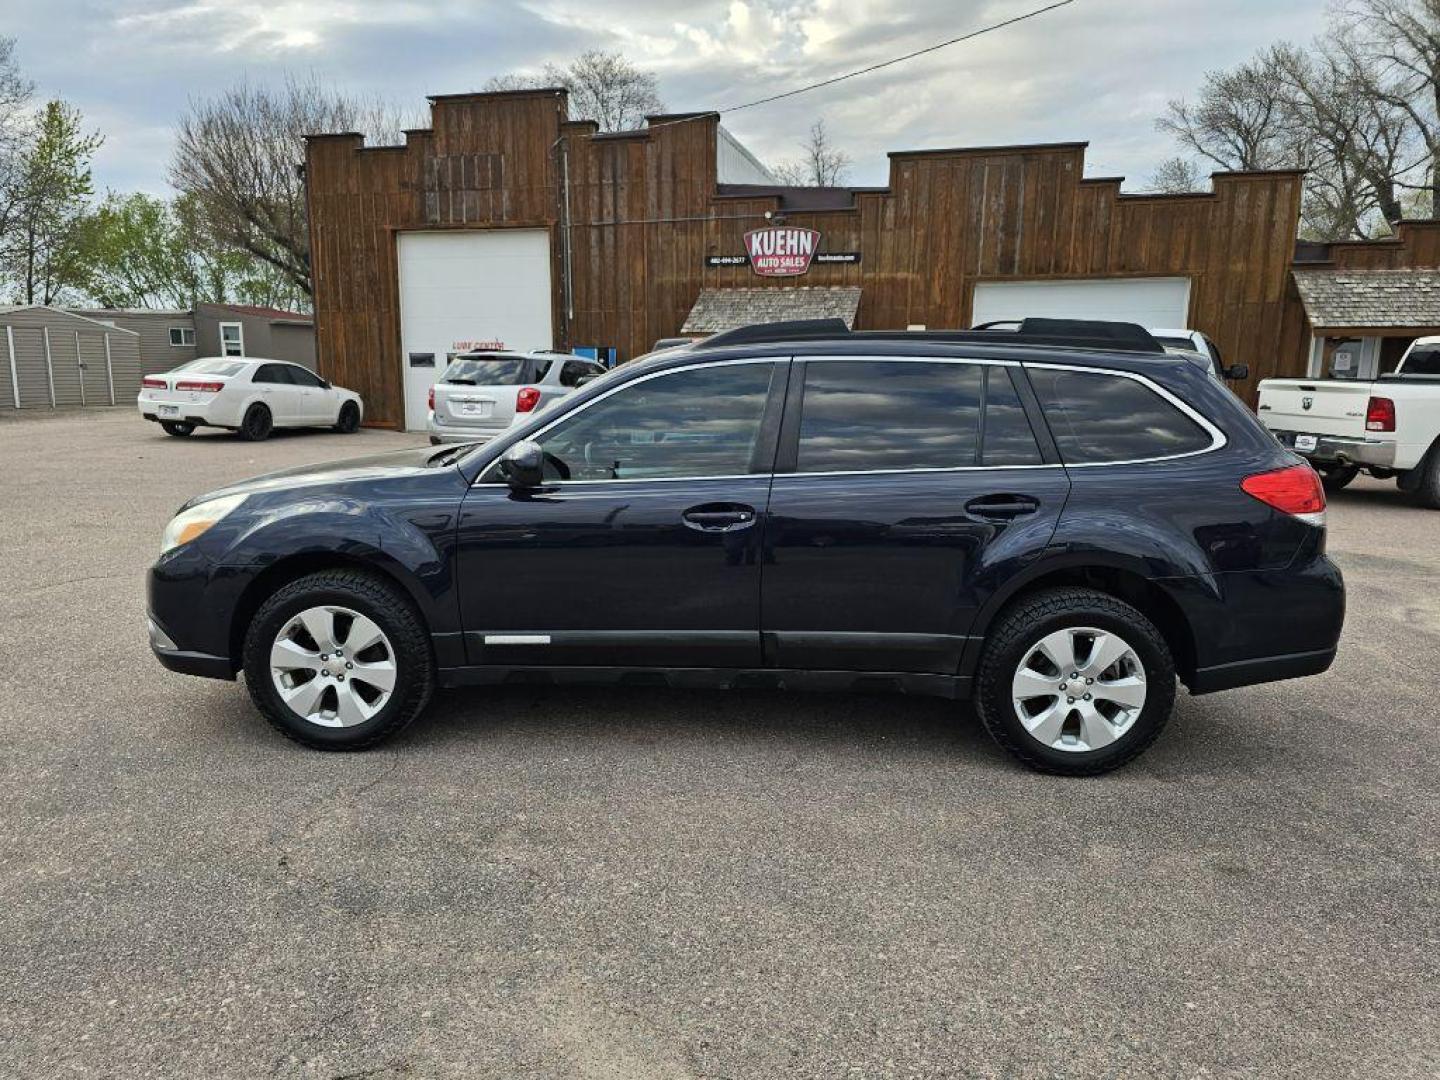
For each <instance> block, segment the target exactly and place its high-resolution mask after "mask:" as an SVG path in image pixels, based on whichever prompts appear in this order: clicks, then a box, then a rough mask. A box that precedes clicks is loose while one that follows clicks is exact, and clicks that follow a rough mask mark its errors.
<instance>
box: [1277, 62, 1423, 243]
mask: <svg viewBox="0 0 1440 1080" xmlns="http://www.w3.org/2000/svg"><path fill="white" fill-rule="evenodd" d="M1271 56H1272V58H1273V63H1274V66H1275V69H1276V70H1277V71H1278V72H1279V73H1280V78H1281V85H1282V97H1283V101H1284V108H1285V114H1286V116H1287V117H1288V118H1289V123H1290V125H1291V128H1292V131H1293V138H1294V140H1295V145H1296V147H1297V158H1298V160H1299V162H1300V163H1301V164H1303V165H1304V166H1306V167H1307V168H1308V170H1309V173H1308V176H1307V184H1306V193H1305V201H1304V204H1303V206H1302V214H1303V216H1304V219H1305V222H1306V224H1307V226H1309V227H1310V228H1311V229H1312V231H1314V232H1316V233H1317V234H1321V235H1325V236H1327V237H1331V238H1342V237H1343V238H1356V239H1364V238H1367V237H1370V236H1374V235H1376V234H1377V233H1380V232H1383V231H1385V229H1386V227H1387V223H1389V224H1393V223H1394V222H1396V221H1399V220H1400V219H1401V217H1403V216H1404V215H1403V212H1402V207H1401V198H1400V190H1399V187H1398V183H1399V178H1400V174H1401V173H1402V172H1403V171H1404V170H1405V169H1406V165H1405V159H1407V158H1408V157H1410V156H1411V155H1412V154H1413V152H1414V144H1413V141H1412V136H1413V132H1414V129H1413V126H1412V124H1411V123H1410V120H1409V117H1408V115H1407V113H1406V111H1405V110H1404V109H1403V108H1401V107H1400V106H1398V105H1396V104H1394V103H1392V102H1390V101H1389V100H1387V99H1386V98H1385V97H1384V96H1383V95H1377V94H1376V93H1374V86H1375V84H1376V81H1377V80H1378V79H1379V78H1380V77H1381V76H1380V74H1379V72H1378V70H1377V65H1376V61H1375V60H1374V58H1373V57H1370V56H1367V55H1365V54H1364V53H1362V52H1360V51H1358V50H1355V49H1354V48H1353V47H1352V46H1351V44H1350V43H1348V42H1345V41H1342V40H1339V39H1337V38H1335V37H1333V36H1332V37H1330V38H1328V39H1326V40H1325V41H1323V42H1322V43H1321V44H1320V45H1319V46H1318V47H1317V48H1316V49H1315V50H1313V51H1312V52H1310V53H1304V52H1301V51H1300V50H1298V49H1294V48H1289V47H1284V46H1277V47H1275V48H1273V49H1272V50H1271Z"/></svg>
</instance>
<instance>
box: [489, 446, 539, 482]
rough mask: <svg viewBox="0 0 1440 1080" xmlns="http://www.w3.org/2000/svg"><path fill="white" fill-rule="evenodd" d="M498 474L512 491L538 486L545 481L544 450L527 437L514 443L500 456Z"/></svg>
mask: <svg viewBox="0 0 1440 1080" xmlns="http://www.w3.org/2000/svg"><path fill="white" fill-rule="evenodd" d="M500 475H501V476H502V477H504V479H505V482H506V483H507V484H509V485H510V490H512V491H527V490H529V489H531V488H538V487H539V486H540V485H541V484H543V483H544V482H545V451H543V450H541V449H540V444H539V443H537V442H531V441H530V440H529V439H524V440H522V441H520V442H518V443H516V444H515V445H514V446H512V447H510V449H509V450H506V451H505V453H504V455H503V456H502V457H501V458H500Z"/></svg>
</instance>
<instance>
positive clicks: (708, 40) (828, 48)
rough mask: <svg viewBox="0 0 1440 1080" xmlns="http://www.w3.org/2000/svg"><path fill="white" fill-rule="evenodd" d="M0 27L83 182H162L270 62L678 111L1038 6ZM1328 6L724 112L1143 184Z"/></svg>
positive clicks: (785, 148) (765, 1) (770, 153)
mask: <svg viewBox="0 0 1440 1080" xmlns="http://www.w3.org/2000/svg"><path fill="white" fill-rule="evenodd" d="M8 2H9V4H10V5H15V4H16V3H17V2H18V3H20V4H21V7H20V10H19V11H15V12H10V11H7V14H6V18H5V26H4V31H3V32H4V33H6V34H13V35H15V36H16V37H17V39H18V41H19V48H20V55H21V59H22V62H23V63H24V64H25V66H26V68H27V70H28V72H29V74H30V75H31V76H32V77H34V78H35V79H37V81H39V82H40V84H41V90H42V92H43V93H45V94H48V95H51V96H60V97H65V98H67V99H68V100H71V101H72V102H74V103H75V104H77V105H79V106H80V107H81V108H82V109H83V110H84V111H85V112H86V113H87V115H89V116H90V117H92V118H93V120H94V121H95V122H97V123H99V125H100V126H101V127H102V129H103V130H104V132H105V134H106V136H107V143H106V147H105V149H104V151H103V152H102V155H101V157H100V158H99V159H98V160H97V170H96V171H97V179H98V180H99V181H100V182H101V183H102V184H108V185H111V186H116V187H139V188H143V189H146V190H159V189H163V186H164V171H165V164H166V160H167V158H168V132H169V130H170V129H171V127H172V125H173V124H174V122H175V120H176V118H177V115H178V113H179V112H180V111H181V110H182V109H183V108H184V105H185V101H186V100H187V99H189V98H191V97H196V96H204V95H205V94H207V93H209V92H211V91H213V90H214V89H215V88H217V87H221V86H226V85H229V84H230V83H232V82H235V81H238V80H240V79H242V78H243V79H248V80H250V81H252V82H262V83H263V82H268V81H276V82H278V81H279V80H280V79H282V78H283V77H284V76H285V74H286V73H288V72H294V73H297V74H302V75H307V74H310V73H312V72H313V73H314V74H316V75H318V76H319V77H320V78H322V79H325V80H329V81H333V82H334V83H336V84H337V85H338V86H340V87H341V88H343V89H345V90H346V91H348V92H352V93H364V94H370V95H379V96H382V97H385V98H387V99H390V100H392V101H394V102H396V103H397V104H399V105H402V106H406V107H408V106H412V105H413V106H414V107H416V108H417V109H419V108H422V107H423V102H424V97H425V95H426V94H432V93H450V92H456V91H464V90H472V89H476V88H478V87H479V86H481V85H483V84H484V82H485V80H486V79H487V78H489V77H490V76H491V75H494V74H499V73H502V72H506V71H513V70H530V71H534V70H538V69H539V68H541V67H542V66H543V65H544V64H545V63H546V62H547V61H549V62H564V61H565V60H566V59H567V58H569V57H572V56H574V55H575V54H576V53H578V52H580V51H582V50H584V49H586V48H602V49H613V50H618V51H620V52H622V53H624V54H625V55H626V56H628V57H629V58H630V59H631V60H633V61H634V62H635V63H637V64H639V65H641V66H642V67H646V68H649V69H651V70H653V71H655V72H656V74H657V75H658V77H659V80H660V88H661V92H662V95H663V96H664V98H665V100H666V103H667V105H668V106H669V107H670V108H671V109H672V110H676V111H682V110H692V109H708V108H719V107H726V106H734V105H740V104H744V103H745V102H748V101H752V100H755V99H757V98H762V97H766V96H769V95H771V94H776V93H780V92H783V91H785V90H789V89H792V88H794V87H796V86H800V85H803V84H806V83H810V82H815V81H818V80H821V79H826V78H831V77H833V76H836V75H839V74H842V73H844V72H846V71H850V70H853V69H855V68H859V67H864V66H866V65H869V64H874V63H877V62H879V61H881V60H885V59H888V58H890V57H893V56H896V55H898V54H901V53H905V52H909V51H912V50H915V49H920V48H924V47H926V46H928V45H932V44H934V43H936V42H938V41H942V40H945V39H947V38H952V37H955V36H957V35H959V34H962V33H966V32H968V31H970V30H974V29H976V28H979V27H981V26H984V25H987V24H989V23H993V22H997V21H999V20H1001V19H1005V18H1009V17H1011V16H1014V15H1016V14H1018V13H1020V12H1023V11H1026V10H1029V9H1031V8H1033V7H1036V6H1038V5H1039V4H1040V3H1041V2H1042V0H969V2H963V3H957V2H956V0H907V2H906V3H905V4H904V5H897V4H896V3H894V0H699V2H694V3H686V4H677V3H675V2H674V0H522V2H520V3H514V2H502V0H398V2H392V0H129V2H126V0H50V2H46V3H41V2H39V0H8ZM1323 17H1324V2H1323V0H1266V2H1265V3H1263V4H1259V3H1255V2H1254V0H1209V2H1207V3H1204V4H1200V3H1195V2H1193V0H1155V2H1152V3H1148V4H1134V3H1133V2H1130V0H1077V2H1076V3H1074V4H1072V5H1070V6H1068V7H1066V8H1062V9H1060V10H1057V11H1054V12H1051V13H1050V14H1047V15H1044V16H1041V17H1039V18H1036V19H1034V20H1031V21H1028V22H1025V23H1022V24H1019V25H1017V26H1012V27H1009V28H1006V29H1004V30H1000V31H997V32H995V33H993V34H989V35H986V36H984V37H981V38H978V39H976V40H974V41H971V42H966V43H964V44H960V45H956V46H953V47H950V48H947V49H943V50H940V51H938V52H935V53H931V54H928V55H925V56H922V57H918V58H916V59H914V60H911V61H908V62H906V63H904V64H900V65H897V66H895V67H891V68H887V69H885V70H882V71H878V72H875V73H873V74H870V75H865V76H863V77H860V78H855V79H850V80H847V81H845V82H841V83H838V84H835V85H833V86H828V87H825V88H824V89H821V90H817V91H814V92H812V93H807V94H802V95H800V96H798V97H794V98H788V99H786V100H783V101H779V102H775V103H772V104H768V105H764V106H761V107H757V108H754V109H745V110H741V111H737V112H734V113H731V114H729V115H727V116H726V118H725V123H726V126H727V127H728V128H730V129H731V130H732V131H734V132H735V133H736V135H737V136H738V137H739V138H740V139H741V140H742V141H744V142H745V143H746V144H747V145H749V146H750V148H751V149H752V150H754V151H755V152H756V153H757V154H758V155H759V156H760V157H761V158H762V159H764V160H768V161H778V160H781V159H784V158H787V157H792V156H794V155H795V153H796V152H797V149H798V146H797V143H798V141H799V140H800V139H801V138H803V136H804V133H805V132H806V131H807V130H808V128H809V126H810V124H811V122H812V121H813V120H814V119H815V117H817V116H822V115H823V116H824V117H825V119H826V123H827V127H828V128H829V130H830V132H831V134H832V136H833V138H834V139H835V141H836V142H837V144H838V145H839V146H840V147H842V148H843V149H844V150H846V151H847V152H848V153H849V154H850V156H851V158H852V159H854V161H855V167H854V170H853V172H852V176H851V180H852V182H856V183H884V182H885V180H886V177H887V169H888V164H887V160H886V156H885V155H886V152H887V151H888V150H897V149H914V148H923V147H937V146H965V145H989V144H995V143H1026V142H1043V141H1069V140H1083V139H1088V140H1089V141H1090V143H1091V149H1090V155H1089V161H1090V169H1089V171H1090V173H1091V174H1092V175H1099V174H1105V175H1114V174H1126V175H1129V176H1130V177H1131V178H1132V180H1134V181H1140V180H1143V178H1144V177H1145V176H1146V175H1148V173H1149V171H1150V169H1152V168H1153V167H1154V165H1155V163H1156V162H1158V161H1159V160H1160V159H1161V158H1163V157H1166V156H1168V155H1169V154H1172V153H1173V152H1174V148H1173V146H1172V145H1171V144H1170V143H1169V141H1168V140H1167V139H1166V138H1165V137H1164V136H1162V135H1160V134H1159V133H1157V132H1156V131H1155V130H1154V117H1155V116H1156V115H1157V113H1158V112H1159V111H1160V110H1161V109H1162V108H1163V107H1164V103H1165V101H1166V100H1167V99H1169V98H1171V97H1175V96H1180V95H1183V94H1187V93H1191V92H1193V90H1194V89H1195V87H1196V86H1197V85H1198V84H1199V82H1200V79H1201V77H1202V75H1203V73H1204V72H1205V71H1207V70H1210V69H1214V68H1218V67H1224V66H1228V65H1231V64H1234V63H1236V62H1238V61H1239V60H1241V59H1243V58H1245V57H1246V56H1248V55H1249V54H1251V53H1252V52H1254V51H1255V50H1256V49H1258V48H1260V47H1262V46H1263V45H1266V44H1268V43H1269V42H1271V41H1273V40H1276V39H1279V38H1287V39H1290V40H1297V41H1304V40H1306V39H1308V38H1309V37H1311V36H1312V35H1314V34H1315V33H1317V32H1318V31H1319V30H1320V29H1321V25H1322V22H1323Z"/></svg>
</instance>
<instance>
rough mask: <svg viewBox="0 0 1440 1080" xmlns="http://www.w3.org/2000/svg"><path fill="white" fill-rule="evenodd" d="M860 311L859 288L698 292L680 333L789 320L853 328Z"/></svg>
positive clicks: (712, 332) (823, 287)
mask: <svg viewBox="0 0 1440 1080" xmlns="http://www.w3.org/2000/svg"><path fill="white" fill-rule="evenodd" d="M859 308H860V287H859V286H858V285H835V286H809V285H801V286H798V287H797V286H781V287H775V288H743V289H701V290H700V297H699V299H697V300H696V301H695V306H694V307H692V308H691V309H690V314H689V315H688V316H687V317H686V319H685V325H684V327H682V328H681V330H680V332H681V333H682V334H718V333H720V332H721V331H722V330H734V329H735V328H736V327H739V326H754V325H757V324H761V323H774V322H787V321H788V320H790V319H844V320H845V325H846V326H847V327H850V328H852V329H853V328H854V325H855V313H856V311H858V310H859Z"/></svg>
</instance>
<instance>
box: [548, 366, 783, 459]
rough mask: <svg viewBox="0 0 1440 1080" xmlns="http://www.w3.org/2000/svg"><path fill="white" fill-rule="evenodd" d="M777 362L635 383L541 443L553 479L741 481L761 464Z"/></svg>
mask: <svg viewBox="0 0 1440 1080" xmlns="http://www.w3.org/2000/svg"><path fill="white" fill-rule="evenodd" d="M775 367H776V365H775V364H772V363H758V364H757V363H742V364H712V365H707V366H706V367H703V368H692V369H689V370H686V371H677V372H673V373H662V374H660V375H656V376H653V377H652V378H649V379H643V380H641V381H639V382H635V383H630V384H629V385H626V386H623V387H621V388H620V389H618V390H616V391H615V392H614V393H613V394H611V395H610V396H609V397H605V398H601V399H600V400H598V401H596V402H595V403H594V404H592V405H590V406H589V407H588V408H585V409H583V410H582V411H580V412H578V413H576V414H575V415H574V416H572V417H567V418H566V419H564V420H562V421H560V423H558V424H556V425H555V426H554V427H553V428H551V429H550V430H549V431H546V432H543V433H542V434H541V435H540V436H538V437H537V438H536V440H535V441H536V442H538V443H539V444H540V445H541V447H543V448H544V450H545V462H546V466H545V468H546V475H547V478H549V479H552V480H654V479H674V478H678V477H695V478H700V477H718V476H743V475H745V474H746V473H749V472H750V471H751V468H752V465H755V466H758V467H764V465H765V464H766V463H762V462H756V461H755V460H754V458H755V452H756V448H757V444H758V442H759V438H760V421H761V418H762V416H763V415H764V412H765V403H766V399H767V396H768V394H769V390H770V378H771V372H772V370H773V369H774V368H775Z"/></svg>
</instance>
